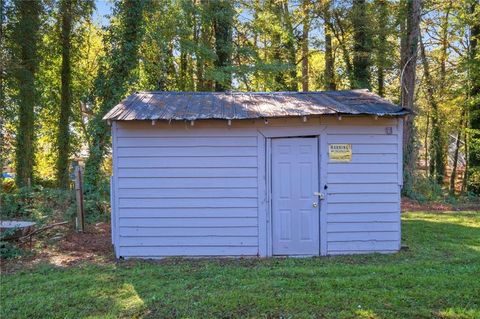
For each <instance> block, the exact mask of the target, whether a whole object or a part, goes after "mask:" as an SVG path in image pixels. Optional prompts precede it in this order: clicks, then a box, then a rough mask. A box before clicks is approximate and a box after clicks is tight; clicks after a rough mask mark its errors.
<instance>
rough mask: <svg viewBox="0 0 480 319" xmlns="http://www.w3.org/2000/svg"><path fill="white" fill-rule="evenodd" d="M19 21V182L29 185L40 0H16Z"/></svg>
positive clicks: (15, 28) (16, 46) (17, 163)
mask: <svg viewBox="0 0 480 319" xmlns="http://www.w3.org/2000/svg"><path fill="white" fill-rule="evenodd" d="M14 5H15V12H16V15H17V16H16V23H15V26H14V31H13V33H14V36H13V37H14V41H15V51H16V59H17V61H18V66H17V70H16V72H15V78H16V81H17V85H18V105H19V112H18V116H19V121H18V126H17V144H16V153H15V154H16V156H15V159H16V162H15V168H16V183H17V185H18V186H19V187H23V186H29V185H30V184H31V182H32V180H33V162H34V138H35V133H34V130H35V128H34V124H35V123H34V118H35V115H34V107H35V105H36V102H37V91H36V85H35V73H36V72H37V69H38V52H37V50H38V42H39V30H40V13H41V11H42V4H41V1H40V0H33V1H22V0H16V1H15V3H14Z"/></svg>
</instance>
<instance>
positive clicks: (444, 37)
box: [440, 0, 453, 91]
mask: <svg viewBox="0 0 480 319" xmlns="http://www.w3.org/2000/svg"><path fill="white" fill-rule="evenodd" d="M452 4H453V3H452V1H451V0H450V1H449V2H448V7H447V11H446V12H445V16H444V17H443V22H442V37H441V42H442V43H441V44H442V47H441V53H440V86H441V88H443V87H444V86H443V85H444V83H445V77H446V72H447V67H446V64H447V50H448V26H449V16H450V10H451V9H452ZM442 91H443V89H442Z"/></svg>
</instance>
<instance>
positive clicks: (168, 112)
mask: <svg viewBox="0 0 480 319" xmlns="http://www.w3.org/2000/svg"><path fill="white" fill-rule="evenodd" d="M408 113H410V112H409V111H408V110H407V109H404V108H402V107H400V106H398V105H395V104H393V103H391V102H389V101H387V100H385V99H383V98H381V97H380V96H378V95H376V94H374V93H371V92H369V91H368V90H349V91H325V92H259V93H254V92H248V93H243V92H136V93H134V94H132V95H130V96H129V97H127V98H126V99H124V100H123V101H122V102H120V103H119V104H118V105H117V106H115V107H114V108H113V109H112V110H110V112H108V113H107V114H106V115H105V117H104V118H103V119H104V120H117V121H130V120H201V119H227V120H230V119H231V120H234V119H255V118H272V117H294V116H307V115H323V114H338V115H341V114H353V115H378V116H401V115H405V114H408Z"/></svg>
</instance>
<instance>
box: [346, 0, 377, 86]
mask: <svg viewBox="0 0 480 319" xmlns="http://www.w3.org/2000/svg"><path fill="white" fill-rule="evenodd" d="M351 14H352V20H353V21H352V25H353V83H352V84H351V85H352V88H362V89H365V88H366V89H371V84H370V79H371V75H370V66H371V65H370V64H371V60H370V54H371V51H372V40H371V34H370V32H369V17H368V10H367V3H366V1H365V0H353V6H352V13H351Z"/></svg>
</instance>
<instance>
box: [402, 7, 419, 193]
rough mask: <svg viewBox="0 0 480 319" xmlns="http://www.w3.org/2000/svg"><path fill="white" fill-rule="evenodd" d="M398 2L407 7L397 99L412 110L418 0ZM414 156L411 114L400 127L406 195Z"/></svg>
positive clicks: (414, 108) (414, 163)
mask: <svg viewBox="0 0 480 319" xmlns="http://www.w3.org/2000/svg"><path fill="white" fill-rule="evenodd" d="M401 5H402V7H406V13H407V14H406V22H405V23H402V25H403V27H402V29H403V30H404V32H402V34H403V36H402V38H401V63H400V70H401V76H400V84H401V99H400V100H401V105H402V107H404V108H406V109H410V110H412V111H414V112H415V111H416V107H415V105H414V97H415V78H416V64H417V46H418V36H419V25H420V14H421V0H404V1H402V2H401ZM416 158H417V148H416V131H415V127H414V124H413V115H408V116H407V117H406V119H405V123H404V129H403V163H404V192H405V193H407V194H408V193H409V192H411V191H412V189H413V184H414V177H415V167H416Z"/></svg>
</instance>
